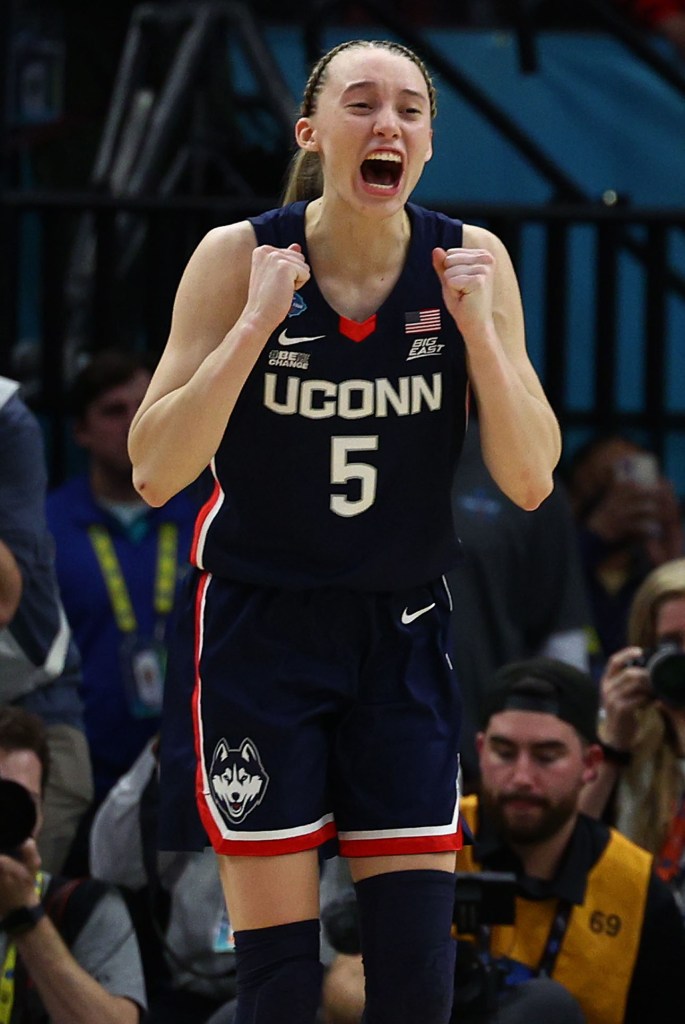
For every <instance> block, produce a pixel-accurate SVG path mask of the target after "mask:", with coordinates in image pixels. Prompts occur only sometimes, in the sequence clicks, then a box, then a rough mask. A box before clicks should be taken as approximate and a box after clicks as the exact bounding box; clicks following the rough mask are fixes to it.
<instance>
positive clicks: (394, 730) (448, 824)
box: [193, 574, 461, 857]
mask: <svg viewBox="0 0 685 1024" xmlns="http://www.w3.org/2000/svg"><path fill="white" fill-rule="evenodd" d="M450 611H451V598H450V595H449V591H448V589H447V583H446V581H445V580H444V579H440V580H438V581H436V582H435V583H433V584H430V585H428V586H421V587H417V588H413V589H412V590H409V591H405V592H402V593H383V594H367V593H358V592H350V591H341V590H333V589H330V590H328V589H323V590H311V591H285V590H277V589H269V588H264V587H255V586H252V585H249V584H243V583H234V582H230V581H226V580H224V579H220V578H218V577H215V576H211V575H209V574H204V575H202V576H201V577H200V580H199V585H198V590H197V596H196V651H195V666H196V678H195V690H194V695H193V719H194V730H195V747H196V753H197V756H198V765H197V776H196V798H197V803H198V810H199V813H200V817H201V819H202V822H203V824H204V827H205V829H206V831H207V834H208V836H209V838H210V841H211V843H212V846H213V847H214V849H215V850H216V851H217V852H218V853H222V854H229V855H244V856H266V855H274V854H283V853H293V852H297V851H300V850H306V849H311V848H314V847H318V846H320V845H322V844H323V843H325V842H327V840H329V839H332V838H333V837H335V836H337V839H338V848H339V852H340V853H341V854H342V855H343V856H347V857H352V856H369V855H371V856H373V855H380V854H406V853H430V852H435V851H441V850H455V849H458V848H459V847H460V845H461V832H460V828H459V820H458V818H459V793H458V770H459V755H458V747H459V729H460V721H461V700H460V696H459V688H458V684H457V680H456V675H455V672H454V670H453V668H452V664H451V661H450V658H449V653H448V643H449V640H448V636H449V629H450V627H449V621H450Z"/></svg>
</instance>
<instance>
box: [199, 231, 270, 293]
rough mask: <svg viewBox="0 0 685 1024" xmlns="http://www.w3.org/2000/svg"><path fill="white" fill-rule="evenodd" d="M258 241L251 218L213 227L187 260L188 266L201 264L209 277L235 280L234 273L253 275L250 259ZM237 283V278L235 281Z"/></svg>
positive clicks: (204, 273) (213, 279)
mask: <svg viewBox="0 0 685 1024" xmlns="http://www.w3.org/2000/svg"><path fill="white" fill-rule="evenodd" d="M256 244H257V240H256V238H255V233H254V228H253V227H252V225H251V224H250V222H249V221H246V220H243V221H238V222H237V223H235V224H222V225H220V226H219V227H215V228H212V229H211V230H210V231H208V232H207V234H206V235H205V236H204V238H203V239H202V241H201V242H200V244H199V245H198V246H197V248H196V250H195V252H194V253H193V255H192V257H191V258H190V261H189V263H188V268H187V269H188V270H191V268H192V269H196V268H198V267H199V269H200V270H201V272H202V274H203V275H208V276H209V278H210V280H212V281H214V282H216V280H217V279H219V280H223V281H226V279H227V278H230V279H231V281H235V275H239V276H240V275H241V274H242V275H243V276H244V278H245V281H247V280H248V278H249V276H250V261H251V259H252V252H253V250H254V248H255V246H256ZM236 283H237V282H236Z"/></svg>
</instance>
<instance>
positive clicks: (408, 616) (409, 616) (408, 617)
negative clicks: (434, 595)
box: [402, 601, 435, 626]
mask: <svg viewBox="0 0 685 1024" xmlns="http://www.w3.org/2000/svg"><path fill="white" fill-rule="evenodd" d="M431 608H435V601H433V604H427V605H426V607H425V608H419V609H417V611H415V612H410V611H409V609H408V608H405V609H404V611H403V612H402V622H403V623H404V625H405V626H408V625H409V623H410V622H413V621H414V619H418V617H419V615H425V614H426V612H429V611H430V610H431Z"/></svg>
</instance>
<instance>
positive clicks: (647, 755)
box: [583, 558, 685, 913]
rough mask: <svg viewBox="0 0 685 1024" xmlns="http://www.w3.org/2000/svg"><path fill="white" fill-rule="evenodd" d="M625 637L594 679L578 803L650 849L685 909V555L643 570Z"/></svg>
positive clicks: (657, 868) (661, 872) (657, 869)
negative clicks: (595, 730) (590, 765)
mask: <svg viewBox="0 0 685 1024" xmlns="http://www.w3.org/2000/svg"><path fill="white" fill-rule="evenodd" d="M628 639H629V646H628V647H625V648H623V649H622V650H620V651H617V652H616V653H615V654H613V655H612V656H611V658H610V659H609V661H608V663H607V667H606V670H605V672H604V675H603V677H602V680H601V697H602V710H601V713H600V714H601V721H600V725H599V734H600V737H601V739H602V741H603V746H604V754H605V759H604V763H603V764H602V765H601V767H600V769H599V773H598V777H597V779H596V780H595V781H594V782H592V783H590V784H589V785H588V786H587V788H586V790H585V793H584V796H583V806H584V809H585V810H586V811H588V812H589V813H591V814H594V815H596V816H603V817H605V818H606V819H608V820H609V821H610V822H611V823H612V824H615V825H616V826H617V827H618V828H619V829H620V830H621V831H622V832H623V833H625V835H627V836H628V837H629V838H631V839H633V840H634V841H635V842H637V843H638V844H639V845H640V846H643V847H644V848H645V849H647V850H649V851H650V852H652V853H653V854H654V856H655V869H656V871H657V873H658V874H659V875H660V876H661V877H662V878H664V879H665V880H666V881H667V882H669V884H670V885H671V887H672V888H673V890H674V892H675V893H676V896H677V897H678V900H679V904H680V906H681V909H682V910H683V912H684V913H685V558H678V559H674V560H672V561H669V562H665V563H664V564H663V565H660V566H659V567H658V568H656V569H654V570H652V572H651V573H650V574H649V575H648V576H647V577H646V579H645V580H644V582H643V583H642V585H641V586H640V588H639V589H638V591H637V592H636V594H635V597H634V599H633V603H632V605H631V610H630V617H629V621H628Z"/></svg>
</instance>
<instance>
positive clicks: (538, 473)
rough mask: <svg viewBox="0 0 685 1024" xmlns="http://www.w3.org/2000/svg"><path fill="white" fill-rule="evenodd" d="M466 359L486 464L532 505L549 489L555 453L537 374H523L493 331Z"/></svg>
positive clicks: (512, 494)
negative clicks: (533, 376)
mask: <svg viewBox="0 0 685 1024" xmlns="http://www.w3.org/2000/svg"><path fill="white" fill-rule="evenodd" d="M467 361H468V370H469V378H470V380H471V382H472V385H473V389H474V392H475V395H476V399H477V402H478V421H479V423H480V434H481V445H482V449H483V457H484V459H485V462H486V465H487V467H488V470H489V471H490V474H491V475H492V477H493V479H494V480H495V482H496V483H497V485H498V486H499V487H500V488H501V490H502V491H503V492H504V493H505V494H506V495H507V497H509V498H510V499H511V500H512V501H513V502H515V503H516V504H517V505H519V506H520V507H521V508H525V509H534V508H537V506H538V505H539V504H540V503H541V502H542V501H543V500H544V499H545V498H546V497H547V495H548V494H549V493H550V492H551V490H552V487H553V478H552V474H553V471H554V468H555V466H556V465H557V463H558V461H559V457H560V454H561V432H560V430H559V424H558V422H557V419H556V417H555V415H554V413H553V411H552V409H551V408H550V406H549V403H548V402H547V399H546V398H545V396H544V392H543V391H542V388H541V387H539V385H538V382H537V380H531V381H527V380H524V379H523V377H522V375H521V373H520V372H519V371H518V369H517V367H516V366H515V365H513V364H512V362H511V361H510V360H509V358H508V357H507V355H506V354H505V353H504V351H503V350H502V347H501V345H499V343H498V342H497V339H496V335H494V331H491V332H490V336H489V337H488V338H487V339H485V341H484V342H483V343H482V344H480V345H478V346H472V347H469V351H468V356H467Z"/></svg>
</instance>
